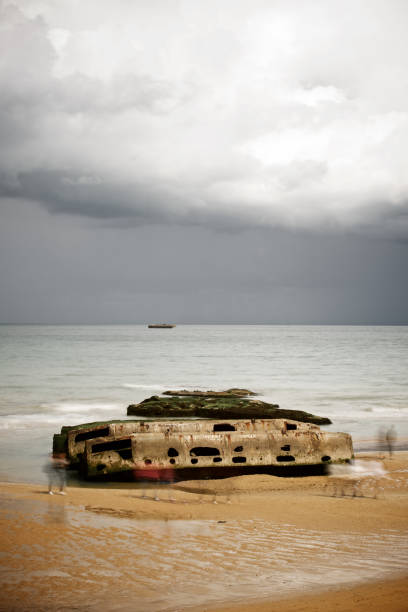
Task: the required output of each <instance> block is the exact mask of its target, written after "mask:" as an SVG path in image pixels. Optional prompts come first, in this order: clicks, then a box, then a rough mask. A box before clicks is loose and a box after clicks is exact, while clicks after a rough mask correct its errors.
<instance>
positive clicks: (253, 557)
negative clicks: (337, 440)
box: [0, 452, 408, 612]
mask: <svg viewBox="0 0 408 612" xmlns="http://www.w3.org/2000/svg"><path fill="white" fill-rule="evenodd" d="M370 458H373V455H370ZM384 465H385V467H386V468H387V470H389V471H390V474H391V478H390V479H389V480H387V481H385V483H384V484H385V488H384V491H383V492H382V493H381V495H380V497H379V498H378V499H373V498H371V497H361V498H360V497H357V498H351V497H341V498H334V497H332V496H330V495H329V491H328V490H327V489H326V486H327V482H328V479H327V477H325V476H313V477H304V478H277V477H274V476H269V475H250V476H239V477H235V478H229V479H223V480H215V481H201V482H200V481H191V482H184V483H179V484H178V485H174V487H173V489H172V495H173V496H174V499H175V501H168V500H167V499H166V497H167V495H168V493H169V491H168V490H161V491H160V497H161V498H162V499H161V500H160V501H154V499H153V491H151V497H149V498H148V499H142V498H141V497H140V495H141V491H140V489H135V488H134V487H132V486H131V485H129V486H123V487H120V488H113V487H111V488H97V487H92V488H85V487H84V488H79V487H78V488H73V487H70V488H68V491H67V492H68V495H67V496H66V497H62V496H59V495H54V496H48V495H47V494H46V492H45V490H44V487H43V486H40V485H30V484H16V483H2V484H1V485H0V493H1V510H2V512H1V533H2V536H1V543H2V551H3V555H2V557H3V561H2V568H3V569H2V588H1V591H0V609H1V610H7V611H8V612H9V611H13V610H21V611H24V610H34V611H37V610H38V611H39V610H44V611H48V610H64V609H65V610H80V611H90V612H91V611H93V610H101V611H107V612H108V611H109V612H110V611H113V610H119V609H120V610H121V612H123V611H126V610H129V611H130V610H136V611H139V610H140V611H143V612H148V611H150V610H151V611H156V610H157V611H159V610H187V609H191V610H194V611H197V612H198V611H199V610H200V611H201V610H207V611H211V612H215V611H217V612H221V610H222V611H223V612H233V611H235V612H241V611H243V610H251V611H253V612H255V611H256V612H266V611H273V610H277V609H278V607H279V610H281V609H282V602H280V603H279V602H278V600H280V599H281V598H282V597H285V603H284V605H285V609H286V611H287V612H291V611H292V610H293V611H295V610H296V611H300V610H302V611H303V610H304V611H305V612H306V611H307V612H311V611H314V610H316V611H319V610H323V609H324V610H339V611H340V610H350V611H354V610H357V609H358V610H359V611H364V610H370V611H372V612H374V611H376V610H380V609H381V610H384V609H386V610H387V612H394V611H397V610H398V611H402V610H404V611H407V610H408V581H407V580H406V578H405V576H404V574H405V573H406V576H408V565H405V566H404V563H403V556H401V554H402V555H403V550H402V549H401V550H402V553H401V552H398V554H399V556H398V557H396V558H395V559H393V560H392V562H390V564H389V567H388V569H387V572H386V573H382V572H381V567H382V566H381V558H380V557H381V554H383V553H382V552H381V551H382V549H381V542H382V540H381V538H383V537H384V538H393V539H391V540H390V541H391V542H395V549H396V550H397V549H398V551H399V550H400V549H399V548H398V547H400V548H401V546H402V543H404V541H405V545H406V540H404V538H406V536H407V534H408V453H406V452H401V453H397V454H396V455H395V456H394V457H393V458H391V459H385V460H384ZM215 493H216V494H217V496H216V501H217V503H216V504H215V503H213V498H214V494H215ZM228 496H229V497H230V503H227V502H228ZM178 525H179V526H178ZM217 530H218V532H217ZM234 530H235V531H234ZM260 531H261V533H260ZM274 531H275V532H276V531H278V532H279V534H281V535H280V537H282V538H283V539H282V540H280V541H279V546H281V547H282V546H285V545H286V546H287V547H288V550H289V548H290V541H291V540H290V537H291V536H292V537H293V538H294V539H293V542H294V544H296V542H297V540H298V538H301V539H302V538H303V539H304V540H305V541H306V544H305V545H304V548H301V549H300V551H301V552H299V550H297V549H296V555H295V556H296V558H294V559H292V558H290V557H288V559H289V560H288V561H287V562H288V563H289V570H288V574H287V575H288V576H289V577H290V576H291V570H290V567H292V565H290V564H293V568H294V570H295V569H296V568H298V567H302V563H303V562H304V564H306V565H308V564H310V563H311V560H313V558H314V557H313V554H314V553H313V551H312V552H310V551H309V550H308V548H307V537H308V534H309V533H310V534H312V535H313V538H314V539H315V540H316V538H317V537H319V538H321V541H322V542H326V543H328V544H329V545H333V546H335V547H336V554H337V555H338V559H339V564H340V566H341V564H342V563H343V564H344V565H345V567H344V570H345V571H346V570H347V567H346V563H347V559H348V558H349V557H347V555H348V554H351V553H350V550H349V549H351V548H352V545H353V542H359V541H361V546H362V547H364V546H368V545H369V546H371V548H370V555H371V557H372V558H373V561H372V563H374V564H375V562H377V561H378V565H377V566H376V567H375V568H374V570H375V571H374V570H373V571H371V570H372V568H369V569H370V571H371V574H368V573H366V574H364V572H362V574H361V576H360V575H354V576H353V577H352V580H351V579H350V580H349V579H348V578H347V573H345V574H344V576H345V577H346V578H345V582H344V583H342V584H341V588H339V585H337V586H336V584H334V585H333V584H331V583H330V577H331V576H330V572H329V570H328V575H327V577H325V579H324V580H320V579H319V580H317V584H315V585H314V586H313V588H310V584H309V585H308V587H307V589H305V588H304V585H303V583H302V581H301V580H300V581H298V582H296V580H294V581H293V587H292V588H288V587H287V585H286V586H285V589H284V588H282V589H281V588H275V589H271V587H270V586H268V579H267V578H268V576H267V573H266V574H265V571H266V569H265V567H262V571H263V574H262V573H260V575H259V585H260V586H259V589H257V582H256V581H257V575H258V574H256V573H254V572H255V569H256V565H257V564H259V566H260V567H261V566H262V562H263V560H264V559H265V555H270V554H271V551H270V550H269V549H268V546H270V547H273V545H275V546H276V542H275V544H273V543H272V535H271V534H273V532H274ZM268 534H269V535H268ZM373 534H374V535H375V534H379V539H378V547H379V548H378V555H376V554H375V546H376V544H375V542H374V541H371V540H373ZM381 534H385V535H384V536H382V535H381ZM241 536H242V541H241V543H240V545H239V547H238V548H237V549H236V550H234V551H232V550H231V549H232V548H233V546H234V537H241ZM262 536H264V537H262ZM228 538H230V540H228ZM285 538H286V539H285ZM367 539H368V540H369V541H368V542H367ZM254 542H258V544H257V545H256V546H254V545H253V543H254ZM333 543H334V544H333ZM373 547H374V548H373ZM407 549H408V547H407ZM258 550H259V554H258ZM314 550H316V551H317V552H319V551H318V548H316V549H314ZM387 550H388V549H387ZM302 551H303V552H302ZM373 551H374V553H373ZM232 552H234V555H235V556H234V555H232V557H233V559H237V554H238V555H239V557H240V558H241V557H242V558H241V563H243V568H244V572H243V573H242V571H241V573H238V569H239V568H238V569H237V568H236V567H234V563H231V562H230V561H228V562H227V561H226V560H225V559H226V558H227V560H228V554H230V553H231V554H232ZM289 553H290V550H289V552H288V554H289ZM257 555H258V556H257ZM377 556H378V557H379V558H378V559H376V557H377ZM246 558H247V559H248V576H247V577H246V576H245V559H246ZM269 558H272V557H269V556H268V559H269ZM350 558H351V557H350ZM405 561H406V563H407V564H408V561H407V558H406V557H405ZM338 569H340V570H341V569H342V568H341V567H340V568H336V571H337V570H338ZM391 570H392V571H391ZM316 571H317V570H316ZM234 572H235V573H234ZM251 572H252V574H251ZM271 573H273V571H272V570H271ZM223 575H225V577H226V579H225V581H223V580H222V578H223ZM322 575H324V574H322ZM339 575H341V574H339ZM373 577H374V578H375V581H373ZM246 578H248V580H247V582H248V584H247V586H246ZM326 578H327V579H326ZM359 580H361V582H362V583H363V584H361V585H359V584H357V583H358V581H359ZM367 581H369V582H368V583H367ZM283 582H285V583H286V580H282V587H283ZM364 582H366V583H364ZM278 585H279V583H278ZM328 587H330V588H328ZM268 589H269V590H268ZM258 599H259V601H257V600H258ZM237 601H238V602H239V603H237ZM229 602H231V603H229ZM234 602H235V603H234ZM242 602H244V603H242Z"/></svg>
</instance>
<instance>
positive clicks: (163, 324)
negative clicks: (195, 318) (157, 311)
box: [147, 323, 176, 329]
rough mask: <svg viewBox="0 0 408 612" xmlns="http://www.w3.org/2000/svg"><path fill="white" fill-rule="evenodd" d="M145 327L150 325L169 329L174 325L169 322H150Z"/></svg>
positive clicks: (152, 327)
mask: <svg viewBox="0 0 408 612" xmlns="http://www.w3.org/2000/svg"><path fill="white" fill-rule="evenodd" d="M147 327H150V328H151V329H171V328H172V327H176V326H175V325H172V324H171V323H151V324H150V325H148V326H147Z"/></svg>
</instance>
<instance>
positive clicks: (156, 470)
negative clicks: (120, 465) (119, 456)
mask: <svg viewBox="0 0 408 612" xmlns="http://www.w3.org/2000/svg"><path fill="white" fill-rule="evenodd" d="M133 476H134V478H135V480H138V481H141V482H142V483H143V488H142V495H141V497H142V498H143V499H145V498H147V494H146V493H147V488H148V483H149V482H151V483H153V485H154V492H153V499H154V500H155V501H159V500H160V497H159V490H160V487H161V485H172V484H173V482H174V470H173V468H162V467H158V466H156V465H154V464H149V465H147V466H146V467H144V468H140V469H135V470H133ZM167 498H168V500H169V501H175V500H174V498H173V495H172V489H171V486H168V487H167Z"/></svg>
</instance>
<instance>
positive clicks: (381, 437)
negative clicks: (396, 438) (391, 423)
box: [378, 427, 387, 459]
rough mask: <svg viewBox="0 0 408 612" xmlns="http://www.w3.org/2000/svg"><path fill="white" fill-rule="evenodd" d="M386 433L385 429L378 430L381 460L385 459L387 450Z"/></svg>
mask: <svg viewBox="0 0 408 612" xmlns="http://www.w3.org/2000/svg"><path fill="white" fill-rule="evenodd" d="M386 447H387V446H386V431H385V427H380V428H379V430H378V450H379V452H380V455H381V458H382V459H384V453H385V449H386Z"/></svg>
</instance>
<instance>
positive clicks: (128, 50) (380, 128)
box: [0, 0, 408, 324]
mask: <svg viewBox="0 0 408 612" xmlns="http://www.w3.org/2000/svg"><path fill="white" fill-rule="evenodd" d="M407 31H408V3H407V2H406V0H382V1H378V0H366V1H364V0H351V1H347V0H342V1H336V0H322V1H321V2H320V1H315V0H298V1H295V0H292V1H291V0H283V1H279V0H184V1H182V0H180V1H176V0H154V1H152V0H146V1H144V0H115V1H112V0H69V1H66V2H61V1H60V0H15V1H10V2H9V1H7V0H0V215H1V216H0V221H1V225H0V292H1V296H0V322H15V323H22V322H39V323H110V322H112V323H121V322H123V323H132V322H134V323H145V322H155V321H171V322H176V323H183V322H185V323H200V322H201V323H212V322H213V323H217V322H219V323H359V324H364V323H367V324H371V323H389V324H398V323H402V324H408V272H407V269H408V172H407V169H408V168H407V166H408V164H407V159H408V155H407V142H408V36H407Z"/></svg>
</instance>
